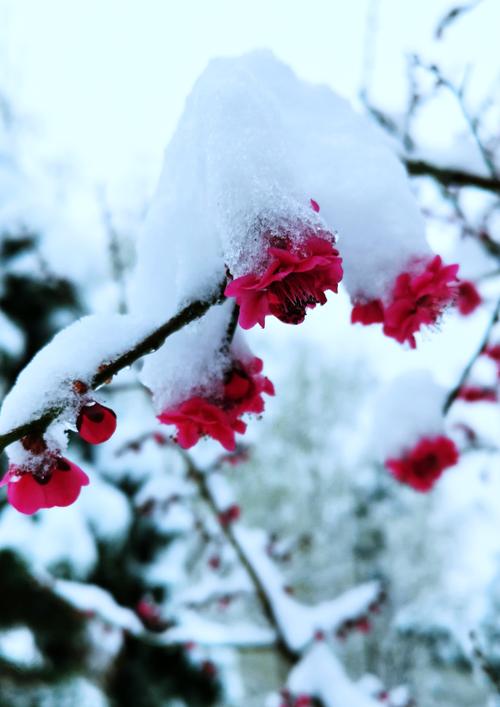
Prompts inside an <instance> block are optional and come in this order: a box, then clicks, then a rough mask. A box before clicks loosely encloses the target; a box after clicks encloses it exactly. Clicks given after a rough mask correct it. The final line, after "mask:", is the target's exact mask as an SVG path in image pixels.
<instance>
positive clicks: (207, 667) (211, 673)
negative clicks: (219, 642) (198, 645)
mask: <svg viewBox="0 0 500 707" xmlns="http://www.w3.org/2000/svg"><path fill="white" fill-rule="evenodd" d="M201 669H202V671H203V672H204V673H205V675H206V676H207V677H209V678H215V677H216V675H217V667H216V665H215V663H213V662H212V661H211V660H204V661H203V662H202V664H201Z"/></svg>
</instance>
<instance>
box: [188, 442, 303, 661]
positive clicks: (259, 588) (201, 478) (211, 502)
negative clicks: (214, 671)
mask: <svg viewBox="0 0 500 707" xmlns="http://www.w3.org/2000/svg"><path fill="white" fill-rule="evenodd" d="M180 451H181V453H182V456H183V458H184V459H185V461H186V465H187V467H188V474H189V477H190V478H191V479H192V480H193V481H194V483H195V484H196V486H197V488H198V491H199V493H200V496H201V498H202V499H203V500H204V501H205V503H206V505H207V506H208V507H209V508H210V510H211V512H212V513H213V516H214V518H215V520H216V521H217V524H218V525H219V527H220V530H221V532H222V533H223V535H224V537H225V538H226V539H227V541H228V542H229V544H230V545H231V547H232V548H233V550H234V551H235V553H236V556H237V557H238V560H239V561H240V562H241V564H242V566H243V567H244V568H245V571H246V572H247V574H248V576H249V578H250V581H251V582H252V585H253V587H254V589H255V594H256V596H257V599H258V600H259V603H260V605H261V607H262V611H263V613H264V615H265V617H266V618H267V620H268V621H269V623H270V624H271V626H272V627H273V629H274V631H275V632H276V638H277V646H278V649H279V652H280V654H281V655H282V656H283V658H284V659H285V660H286V662H287V663H288V664H289V665H294V664H295V663H296V661H297V658H298V656H297V654H296V653H295V652H294V651H292V650H291V649H290V648H289V646H288V645H287V642H286V640H285V638H284V636H283V633H282V630H281V627H280V624H279V621H278V620H277V617H276V615H275V612H274V607H273V604H272V602H271V601H270V600H269V597H268V596H267V592H266V588H265V586H264V585H263V584H262V582H261V580H260V578H259V576H258V574H257V573H256V571H255V570H254V568H253V565H252V563H251V561H250V560H249V558H248V556H247V554H246V553H245V550H244V549H243V548H242V546H241V545H240V543H239V542H238V539H237V537H236V535H235V533H234V532H233V529H232V527H231V524H225V523H222V522H221V519H220V509H219V508H218V506H217V503H216V501H215V498H214V496H213V495H212V492H211V491H210V487H209V484H208V483H207V477H206V474H205V473H204V472H203V471H201V470H200V469H198V467H197V466H196V464H195V463H194V461H193V460H192V458H191V457H190V456H189V454H187V453H186V452H183V451H182V450H180Z"/></svg>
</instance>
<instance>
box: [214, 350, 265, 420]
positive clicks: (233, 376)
mask: <svg viewBox="0 0 500 707" xmlns="http://www.w3.org/2000/svg"><path fill="white" fill-rule="evenodd" d="M263 368H264V363H263V361H262V359H260V358H257V356H255V357H254V358H252V359H251V360H250V361H248V362H247V363H246V364H242V363H240V362H239V361H235V362H234V364H233V367H232V369H231V371H230V374H229V378H228V380H227V382H226V384H225V385H224V407H225V408H226V409H227V410H230V411H231V413H232V414H233V415H236V417H240V416H241V415H243V414H244V413H246V412H249V413H255V414H256V415H260V413H261V412H263V410H264V399H263V398H262V393H266V394H267V395H274V385H273V384H272V383H271V381H270V380H269V378H266V377H265V376H262V375H261V373H262V369H263Z"/></svg>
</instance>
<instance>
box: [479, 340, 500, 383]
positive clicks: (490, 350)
mask: <svg viewBox="0 0 500 707" xmlns="http://www.w3.org/2000/svg"><path fill="white" fill-rule="evenodd" d="M483 354H484V355H485V356H487V357H488V358H491V360H492V361H494V362H495V363H496V365H497V375H498V377H499V378H500V344H491V345H490V346H486V348H485V349H484V350H483Z"/></svg>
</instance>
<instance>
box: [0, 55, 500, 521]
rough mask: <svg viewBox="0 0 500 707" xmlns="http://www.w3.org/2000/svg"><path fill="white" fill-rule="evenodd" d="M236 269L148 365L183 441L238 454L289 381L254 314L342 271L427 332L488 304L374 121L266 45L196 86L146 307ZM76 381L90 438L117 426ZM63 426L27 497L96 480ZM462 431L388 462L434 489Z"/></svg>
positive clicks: (140, 264)
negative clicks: (61, 445) (250, 339)
mask: <svg viewBox="0 0 500 707" xmlns="http://www.w3.org/2000/svg"><path fill="white" fill-rule="evenodd" d="M278 87H279V89H278ZM284 87H286V89H285V88H284ZM285 94H286V96H285ZM292 105H293V106H294V110H292V109H291V108H290V106H292ZM366 154H370V159H369V160H367V159H366ZM320 156H321V157H320ZM381 174H383V175H384V178H383V179H381V176H380V175H381ZM388 194H390V196H391V198H390V199H388V198H387V196H388ZM312 197H314V198H312ZM382 203H383V204H384V208H381V204H382ZM320 205H321V208H320ZM337 232H338V235H339V242H337ZM224 272H225V278H226V279H225V289H224V298H225V303H224V304H222V305H220V306H218V307H215V306H214V307H212V308H211V309H209V311H207V312H206V313H205V315H204V316H203V317H202V318H201V319H200V320H199V321H196V322H191V323H190V324H188V325H187V326H185V327H183V328H182V330H179V331H176V333H175V334H174V335H173V336H172V339H171V340H169V341H168V342H167V343H166V344H165V345H163V346H160V348H159V349H158V350H157V351H155V352H154V353H153V354H151V355H149V356H147V358H146V360H145V361H144V365H143V367H142V369H141V373H140V379H141V382H142V383H143V384H144V385H145V386H146V387H147V388H149V389H150V391H151V393H152V397H153V404H154V407H155V413H156V415H157V419H158V421H159V422H160V423H161V424H164V425H167V426H169V427H170V428H171V429H172V430H175V431H173V432H172V439H173V441H174V442H175V443H176V444H178V445H179V447H181V448H182V449H190V448H192V447H193V446H194V445H196V444H198V442H199V441H200V440H201V439H203V438H207V437H208V438H211V439H213V440H215V441H216V442H218V443H219V444H220V445H221V446H222V447H223V448H224V449H225V450H226V451H227V452H229V453H230V454H232V453H234V452H235V450H237V448H238V447H237V441H238V440H237V435H242V434H244V433H245V431H246V429H247V417H248V416H249V415H261V414H262V413H263V411H264V408H265V396H273V395H274V394H275V390H274V386H273V384H272V382H271V381H270V380H269V378H267V377H266V376H265V375H264V374H263V362H262V360H261V359H260V358H258V357H257V356H254V355H253V353H251V352H250V351H249V350H248V349H246V348H245V346H244V345H242V344H241V338H242V330H243V331H245V330H249V329H251V328H253V327H255V326H256V325H259V326H260V327H262V328H264V327H265V325H266V320H268V318H274V319H277V320H278V321H280V322H282V323H284V324H288V325H300V324H301V323H302V322H303V321H304V319H305V317H306V315H307V314H308V313H309V312H310V310H312V309H314V308H315V307H317V306H318V305H319V306H322V305H324V304H325V303H326V302H327V293H333V294H335V293H338V291H339V286H340V284H341V283H342V284H343V286H345V289H346V292H347V294H348V295H349V297H350V298H351V301H352V304H353V309H352V315H351V320H352V323H361V324H364V325H369V324H376V323H378V324H381V325H382V329H383V333H384V334H385V335H386V336H388V337H390V338H392V339H394V340H395V341H396V342H398V343H399V344H403V345H406V346H409V347H410V348H415V347H416V346H417V338H416V335H417V334H418V332H420V331H421V330H422V328H424V327H434V326H435V325H436V324H437V323H438V322H439V321H440V319H441V318H442V316H443V313H444V312H445V310H446V309H447V308H448V307H450V306H456V307H457V309H458V311H459V312H460V313H461V314H463V315H468V314H470V313H472V312H473V311H475V309H476V308H477V307H478V306H479V304H480V303H481V295H480V294H479V292H478V291H477V289H476V287H475V285H474V283H473V282H471V281H468V280H467V281H466V280H460V279H459V277H458V265H455V264H445V263H444V262H443V261H442V259H441V257H440V256H439V255H434V254H432V253H431V252H430V250H429V247H428V245H427V243H426V240H425V231H424V225H423V220H422V217H421V214H420V212H419V209H418V206H417V204H416V202H415V200H414V198H413V195H412V193H411V190H410V188H409V185H408V179H407V176H406V175H405V173H404V169H403V168H402V166H401V164H400V163H399V161H398V159H397V158H396V156H395V155H394V154H393V153H392V152H391V150H390V149H389V148H388V147H387V145H386V144H385V143H383V141H381V140H380V137H379V136H378V135H377V134H375V132H374V131H373V130H372V127H371V126H370V125H369V124H368V122H367V121H364V120H363V119H361V118H360V117H359V116H357V115H356V114H355V113H354V112H353V111H352V109H351V108H350V107H349V106H348V104H346V102H345V101H343V100H342V99H341V98H339V97H338V96H335V94H333V93H331V92H327V93H324V92H323V91H316V89H315V87H310V86H304V85H303V83H302V82H301V81H300V80H299V79H298V78H297V77H295V76H293V74H292V73H291V72H290V71H289V70H288V69H287V67H283V65H281V64H280V63H279V62H278V61H277V60H276V59H275V58H274V57H272V56H271V55H269V54H266V53H255V54H250V55H248V56H246V57H241V58H240V59H237V60H225V59H224V60H217V61H215V62H213V63H212V64H210V66H209V67H208V68H207V70H206V72H205V73H204V74H203V76H202V77H201V78H200V80H199V81H198V82H197V84H196V85H195V87H194V89H193V94H192V95H191V97H190V98H189V100H188V101H187V103H186V108H185V111H184V113H183V115H182V116H181V119H180V122H179V126H178V128H177V131H176V133H175V135H174V137H173V139H172V142H171V145H170V146H169V147H168V148H167V158H166V160H165V164H164V168H163V172H162V176H161V179H160V185H159V188H158V192H157V196H156V197H155V199H154V201H153V203H152V205H151V209H150V212H149V213H148V216H147V218H146V219H145V224H144V227H143V230H142V232H141V237H140V239H139V242H138V257H137V266H136V270H135V274H134V278H135V279H134V282H133V285H132V287H131V288H130V291H131V298H130V309H131V316H135V315H136V314H137V315H138V317H139V320H141V322H142V323H141V327H142V325H143V323H144V321H145V320H146V319H147V320H148V321H150V323H151V325H152V326H153V325H158V324H160V323H163V322H165V321H166V318H167V317H168V315H169V314H171V315H175V314H176V313H177V312H178V310H179V308H180V307H181V306H183V305H184V304H185V303H186V302H187V301H189V300H190V299H196V298H198V299H201V300H203V298H204V297H205V298H206V297H207V292H209V291H213V290H214V288H215V283H216V282H220V280H221V278H222V275H223V273H224ZM229 305H231V306H232V309H231V307H230V306H229ZM235 315H236V316H235ZM148 317H149V319H148ZM236 319H237V324H236ZM124 321H125V323H126V320H125V319H123V320H122V324H123V322H124ZM124 328H126V327H125V326H124ZM141 331H142V329H141ZM113 334H114V335H115V336H117V331H113ZM56 338H57V337H56ZM235 342H236V343H235ZM238 342H239V343H238ZM60 343H61V344H62V343H63V340H62V339H61V340H60ZM73 343H75V342H73ZM112 344H113V345H115V344H114V342H111V344H110V346H111V345H112ZM125 348H126V347H125ZM107 354H109V352H107ZM492 357H493V355H492ZM47 358H48V356H47ZM94 363H95V362H94ZM73 378H75V379H76V378H78V376H77V375H74V376H72V377H70V376H66V378H65V381H66V379H70V380H72V379H73ZM89 380H92V378H91V377H89ZM76 383H78V381H76ZM77 388H78V386H77ZM77 388H76V389H75V390H76V393H77V395H80V397H79V398H78V402H77V404H76V406H75V405H74V400H73V401H71V402H70V404H68V406H67V409H65V410H64V413H63V415H62V416H61V419H62V420H63V421H64V422H69V423H70V424H72V425H73V426H76V429H77V430H78V432H79V434H80V436H81V438H82V439H84V440H86V441H87V442H89V443H91V444H99V443H101V442H104V441H106V440H107V439H109V437H110V436H111V435H112V434H113V432H114V430H115V427H116V417H115V415H114V413H113V412H112V411H111V410H110V409H109V408H106V407H104V406H103V405H101V404H100V403H98V402H96V401H94V400H90V399H89V398H88V395H87V393H88V391H87V390H86V389H82V390H81V391H80V392H79V391H78V390H77ZM459 397H460V398H461V399H463V400H466V401H470V402H474V401H478V400H483V401H492V400H493V399H494V397H495V398H496V392H494V391H492V390H476V389H475V388H473V387H471V386H469V387H464V388H463V389H462V390H461V391H460V395H459ZM62 407H64V405H63V406H62ZM75 409H76V415H73V412H74V410H75ZM71 415H73V418H74V419H71ZM68 418H69V419H68ZM49 439H50V435H45V436H43V435H42V434H41V435H40V436H39V437H38V438H37V439H36V440H32V439H27V438H24V439H23V441H22V443H21V444H22V447H23V453H22V454H21V455H20V459H21V461H18V460H17V457H16V462H15V463H12V464H11V465H10V466H9V468H8V471H7V473H6V475H5V476H4V479H3V481H2V483H3V484H4V485H7V486H8V491H7V496H8V500H9V501H10V502H11V503H12V505H14V506H15V507H16V508H18V509H19V510H21V511H22V512H26V513H33V512H35V511H36V510H38V509H39V508H50V507H52V506H57V505H59V506H64V505H69V504H70V503H72V502H73V501H74V500H76V498H77V496H78V494H79V492H80V489H81V487H82V486H84V485H86V484H87V483H88V478H87V476H86V475H85V473H84V472H83V471H81V470H80V469H78V467H76V466H75V465H74V464H72V463H71V462H69V461H68V460H66V459H65V458H64V457H63V456H62V454H61V451H60V449H57V448H55V447H54V444H53V443H52V442H50V441H49ZM450 444H453V443H450ZM450 444H447V442H446V441H445V438H444V437H443V435H442V434H441V431H436V432H435V434H428V435H424V436H423V437H422V438H421V439H419V440H412V441H411V442H408V444H407V446H406V447H404V448H403V447H400V448H399V449H398V454H399V456H398V455H396V456H393V455H389V456H388V457H387V458H386V459H385V461H386V466H387V468H388V469H389V470H390V472H391V473H392V475H393V476H394V478H396V479H398V480H399V481H401V482H402V483H406V484H409V485H411V486H413V487H414V488H416V489H417V490H419V491H423V490H428V489H429V488H431V486H432V484H433V483H434V481H435V480H436V479H437V478H438V476H439V474H440V473H441V472H442V470H443V469H445V468H446V467H447V466H450V465H452V464H454V463H455V462H456V459H457V453H456V450H455V449H452V448H451V446H450ZM412 445H413V446H412ZM23 455H24V456H23ZM235 458H236V457H234V459H235ZM230 459H231V458H230ZM232 520H234V518H233V517H230V518H228V522H232Z"/></svg>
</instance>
